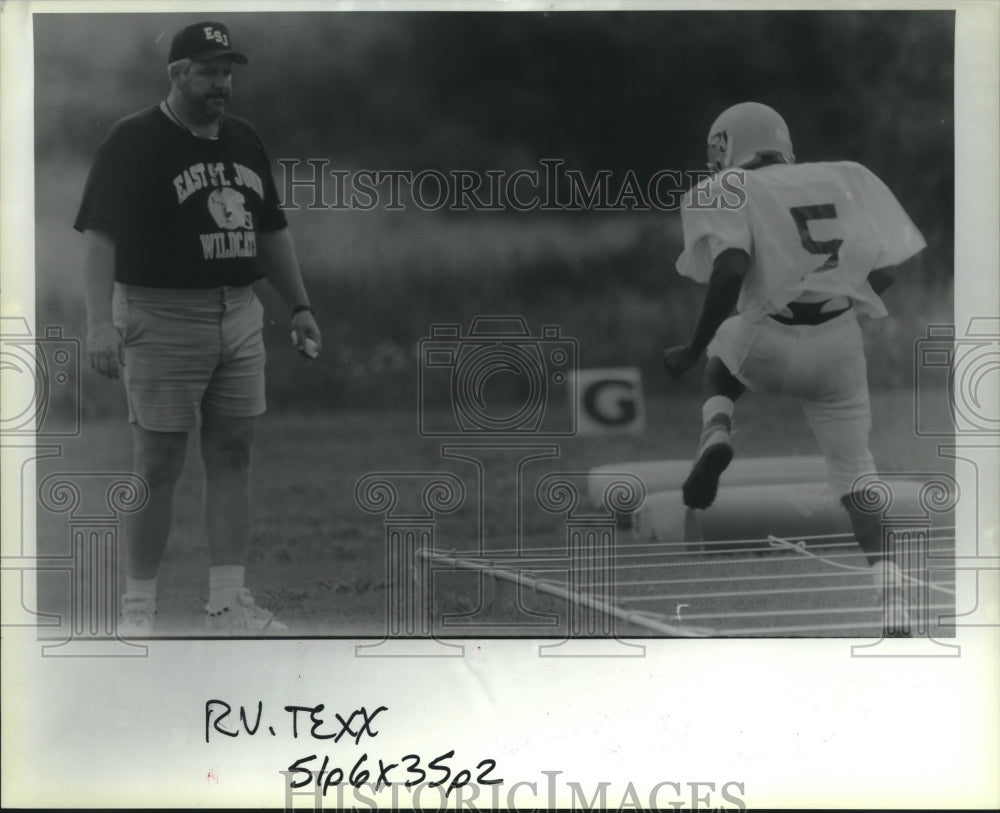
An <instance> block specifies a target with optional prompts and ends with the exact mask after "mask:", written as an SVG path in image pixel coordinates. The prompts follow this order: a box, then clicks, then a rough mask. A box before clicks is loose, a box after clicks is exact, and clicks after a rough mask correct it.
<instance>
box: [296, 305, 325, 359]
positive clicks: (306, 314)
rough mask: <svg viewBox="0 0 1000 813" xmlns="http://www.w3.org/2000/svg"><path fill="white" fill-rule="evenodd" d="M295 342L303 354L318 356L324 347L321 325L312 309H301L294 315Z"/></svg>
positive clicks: (312, 356)
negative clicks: (318, 323)
mask: <svg viewBox="0 0 1000 813" xmlns="http://www.w3.org/2000/svg"><path fill="white" fill-rule="evenodd" d="M292 331H293V337H294V338H293V344H294V345H295V349H296V350H298V351H299V352H300V353H301V354H302V355H303V356H308V357H309V358H316V356H318V355H319V351H320V350H321V349H322V347H323V339H322V337H321V336H320V332H319V325H317V324H316V319H315V317H314V316H313V315H312V312H311V311H300V312H299V313H297V314H295V316H293V317H292Z"/></svg>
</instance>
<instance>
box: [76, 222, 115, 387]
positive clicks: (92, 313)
mask: <svg viewBox="0 0 1000 813" xmlns="http://www.w3.org/2000/svg"><path fill="white" fill-rule="evenodd" d="M84 237H85V239H86V254H85V255H84V265H83V280H84V301H85V303H86V307H87V356H88V358H89V359H90V366H91V367H93V368H94V369H95V370H97V372H99V373H100V374H101V375H103V376H107V377H108V378H118V377H119V375H121V368H122V365H123V364H124V363H125V358H124V345H123V342H122V336H121V333H119V332H118V328H116V327H115V325H114V321H113V318H112V308H111V302H112V298H113V296H114V286H115V241H114V240H113V239H112V238H111V235H110V234H108V233H107V232H103V231H98V230H96V229H87V230H86V231H85V232H84Z"/></svg>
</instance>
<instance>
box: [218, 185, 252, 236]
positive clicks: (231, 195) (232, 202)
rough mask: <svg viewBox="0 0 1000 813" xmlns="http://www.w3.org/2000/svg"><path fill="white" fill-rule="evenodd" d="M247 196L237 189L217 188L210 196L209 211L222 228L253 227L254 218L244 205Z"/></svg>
mask: <svg viewBox="0 0 1000 813" xmlns="http://www.w3.org/2000/svg"><path fill="white" fill-rule="evenodd" d="M244 203H246V198H244V197H243V193H242V192H237V191H236V190H235V189H215V190H213V191H212V194H211V195H209V196H208V212H209V214H211V215H212V218H213V219H214V220H215V225H216V226H218V227H219V228H220V229H252V228H253V218H251V217H250V213H249V212H248V211H247V210H246V209H245V208H244V207H243V204H244Z"/></svg>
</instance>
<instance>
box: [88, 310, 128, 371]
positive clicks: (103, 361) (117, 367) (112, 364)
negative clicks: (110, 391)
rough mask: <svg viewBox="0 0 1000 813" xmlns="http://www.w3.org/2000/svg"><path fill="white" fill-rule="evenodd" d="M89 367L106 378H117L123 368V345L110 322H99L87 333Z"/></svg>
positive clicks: (116, 329) (120, 337) (120, 335)
mask: <svg viewBox="0 0 1000 813" xmlns="http://www.w3.org/2000/svg"><path fill="white" fill-rule="evenodd" d="M87 355H88V356H89V357H90V366H91V367H93V368H94V369H95V370H97V372H99V373H100V374H101V375H103V376H106V377H107V378H118V377H119V376H120V375H121V368H122V367H124V366H125V343H124V342H123V341H122V334H121V333H119V332H118V328H116V327H115V326H114V325H113V324H112V323H111V322H99V323H98V324H96V325H93V326H92V327H91V328H90V329H89V330H88V331H87Z"/></svg>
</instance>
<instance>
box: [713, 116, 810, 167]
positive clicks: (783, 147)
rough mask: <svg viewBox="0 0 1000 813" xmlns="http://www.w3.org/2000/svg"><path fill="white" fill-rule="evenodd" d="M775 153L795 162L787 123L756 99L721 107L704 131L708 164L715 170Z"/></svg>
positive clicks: (742, 163)
mask: <svg viewBox="0 0 1000 813" xmlns="http://www.w3.org/2000/svg"><path fill="white" fill-rule="evenodd" d="M766 153H775V154H777V155H778V156H780V157H781V159H782V160H783V161H784V162H785V163H786V164H793V163H795V154H794V153H793V152H792V139H791V136H789V134H788V125H787V124H785V120H784V119H783V118H781V116H779V115H778V112H777V111H776V110H773V109H772V108H770V107H768V106H767V105H766V104H759V103H758V102H743V103H741V104H736V105H733V106H732V107H730V108H729V109H728V110H725V111H723V113H722V115H720V116H719V117H718V118H717V119H716V120H715V122H714V123H713V124H712V126H711V128H709V131H708V168H709V169H711V170H714V171H716V172H718V171H719V170H722V169H729V168H730V167H742V166H746V165H747V164H749V163H751V162H752V161H754V160H755V159H756V158H757V157H758V156H760V155H763V154H766Z"/></svg>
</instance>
